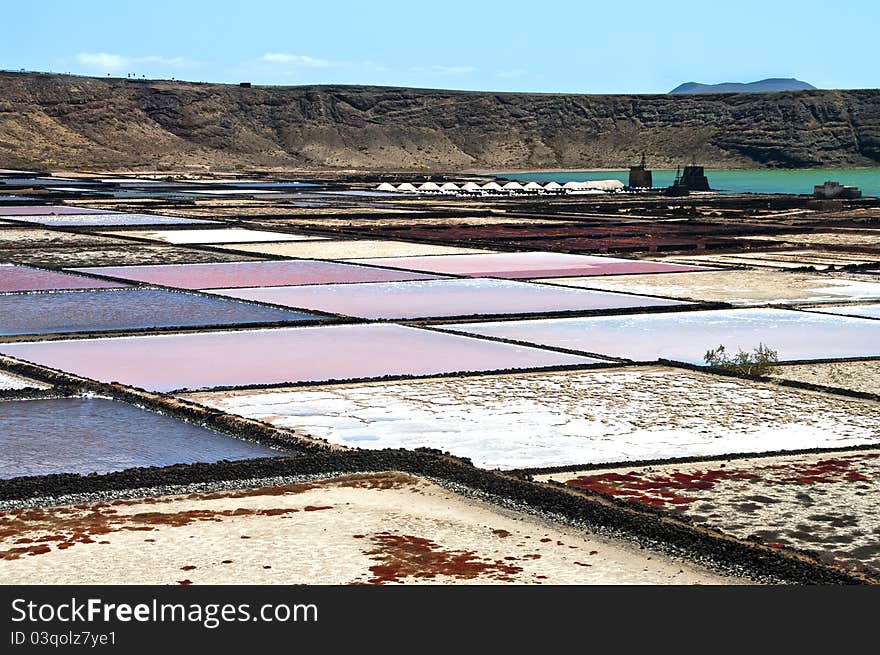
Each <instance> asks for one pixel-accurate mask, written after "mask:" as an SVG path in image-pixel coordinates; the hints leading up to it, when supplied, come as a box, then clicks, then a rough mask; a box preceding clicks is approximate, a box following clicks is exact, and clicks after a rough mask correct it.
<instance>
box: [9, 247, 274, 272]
mask: <svg viewBox="0 0 880 655" xmlns="http://www.w3.org/2000/svg"><path fill="white" fill-rule="evenodd" d="M256 259H261V258H260V257H254V256H249V255H246V254H244V253H241V254H237V253H223V252H210V251H206V250H193V249H187V248H182V247H175V246H166V245H156V246H149V245H137V244H134V243H126V244H124V245H117V246H113V247H107V246H92V247H85V248H81V247H76V248H54V249H47V250H31V249H26V250H25V249H8V250H0V261H7V262H11V263H14V264H29V265H31V266H46V267H55V268H76V267H82V266H128V265H135V264H202V263H210V262H239V261H253V260H256Z"/></svg>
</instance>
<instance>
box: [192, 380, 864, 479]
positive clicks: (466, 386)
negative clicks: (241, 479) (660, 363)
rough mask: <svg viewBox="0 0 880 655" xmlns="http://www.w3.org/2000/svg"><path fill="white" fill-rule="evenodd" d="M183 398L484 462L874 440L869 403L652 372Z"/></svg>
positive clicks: (332, 436) (623, 457)
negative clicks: (435, 449) (436, 450)
mask: <svg viewBox="0 0 880 655" xmlns="http://www.w3.org/2000/svg"><path fill="white" fill-rule="evenodd" d="M186 398H187V399H189V400H193V401H195V402H197V403H201V404H204V405H207V406H209V407H212V408H215V409H219V410H222V411H224V412H228V413H232V414H238V415H241V416H245V417H248V418H252V419H256V420H260V421H266V422H269V423H271V424H273V425H276V426H279V427H286V428H294V429H297V430H302V431H304V432H307V433H309V434H312V435H314V436H317V437H322V438H325V439H328V440H330V441H332V442H334V443H338V444H342V445H345V446H352V447H359V448H370V449H373V448H418V447H430V448H439V449H440V450H445V451H449V452H451V453H452V454H454V455H458V456H461V457H468V458H471V459H472V460H473V461H474V463H475V464H476V465H477V466H482V467H488V468H505V469H510V468H524V467H543V466H570V465H577V464H582V463H584V464H586V463H603V462H622V461H635V460H646V459H665V458H672V457H685V456H697V455H698V456H704V455H706V456H708V455H721V454H726V453H742V452H767V451H773V450H796V449H806V448H819V447H837V446H851V445H857V444H870V443H880V406H877V405H876V404H872V403H869V402H866V401H852V400H851V399H848V398H839V397H835V396H833V395H820V394H815V393H811V392H806V391H802V390H799V389H782V388H775V387H773V386H771V385H767V384H759V383H753V382H747V381H742V380H735V379H728V378H719V377H717V376H712V375H706V374H701V373H693V372H684V371H672V370H668V369H659V368H653V369H643V368H630V369H605V370H593V371H573V372H554V373H523V374H513V375H502V376H497V375H496V376H470V377H460V378H444V379H439V380H437V379H435V380H404V381H396V382H372V383H367V384H358V385H349V384H343V385H334V386H324V387H311V388H301V389H277V390H251V391H245V390H242V391H234V392H208V393H196V394H189V395H187V396H186ZM743 407H748V410H749V411H748V412H744V411H743Z"/></svg>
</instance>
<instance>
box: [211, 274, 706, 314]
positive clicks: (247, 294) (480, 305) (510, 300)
mask: <svg viewBox="0 0 880 655" xmlns="http://www.w3.org/2000/svg"><path fill="white" fill-rule="evenodd" d="M212 293H216V294H219V295H222V296H226V297H229V298H239V299H242V300H253V301H257V302H265V303H271V304H274V305H281V306H284V307H298V308H307V309H314V310H319V311H322V312H329V313H331V314H339V315H343V316H354V317H357V318H366V319H406V318H430V317H434V316H442V317H452V316H491V315H502V314H542V313H555V312H583V311H602V310H612V309H621V308H631V307H670V306H676V305H686V304H689V303H684V302H680V301H676V300H667V299H664V298H651V297H648V296H636V295H627V294H623V293H612V292H605V291H589V290H586V289H569V288H566V287H558V286H550V285H544V284H530V283H528V282H515V281H512V280H491V279H483V278H477V279H445V280H417V281H412V282H376V283H368V284H357V285H350V284H325V285H310V286H298V287H263V288H260V289H216V290H214V291H212Z"/></svg>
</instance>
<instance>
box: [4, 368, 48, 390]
mask: <svg viewBox="0 0 880 655" xmlns="http://www.w3.org/2000/svg"><path fill="white" fill-rule="evenodd" d="M48 388H49V385H48V384H44V383H42V382H37V381H36V380H31V379H30V378H25V377H21V376H20V375H13V374H12V373H4V372H3V371H0V391H11V390H18V389H48Z"/></svg>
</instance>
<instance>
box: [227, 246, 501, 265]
mask: <svg viewBox="0 0 880 655" xmlns="http://www.w3.org/2000/svg"><path fill="white" fill-rule="evenodd" d="M229 249H230V250H238V251H240V252H246V253H256V254H261V255H276V256H280V257H302V258H304V259H312V258H314V259H356V258H358V257H371V258H376V257H413V256H432V255H462V254H473V253H489V252H491V251H490V250H483V249H479V248H461V247H457V246H441V245H434V244H425V243H407V242H404V241H372V240H369V239H358V240H348V241H329V240H328V241H321V242H318V243H260V244H247V245H241V246H238V245H230V246H229ZM365 261H366V260H365ZM366 263H370V262H369V261H367V262H366ZM403 268H406V267H403Z"/></svg>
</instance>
